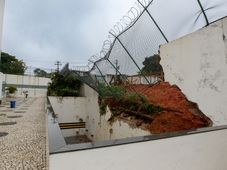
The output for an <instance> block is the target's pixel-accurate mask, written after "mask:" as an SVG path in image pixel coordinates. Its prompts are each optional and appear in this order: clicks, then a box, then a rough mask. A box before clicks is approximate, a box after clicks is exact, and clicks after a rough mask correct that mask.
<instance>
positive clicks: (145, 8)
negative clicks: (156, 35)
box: [137, 0, 169, 43]
mask: <svg viewBox="0 0 227 170" xmlns="http://www.w3.org/2000/svg"><path fill="white" fill-rule="evenodd" d="M137 1H138V2H139V3H140V5H141V6H142V7H143V8H144V10H145V11H146V12H147V13H148V15H149V16H150V18H151V19H152V21H153V22H154V24H155V25H156V27H157V28H158V30H159V31H160V33H161V34H162V36H163V37H164V39H165V40H166V42H167V43H168V42H169V40H168V39H167V37H166V36H165V34H164V33H163V31H162V30H161V28H160V27H159V25H158V24H157V22H156V21H155V19H154V18H153V17H152V15H151V14H150V12H149V11H148V10H147V7H148V6H150V4H151V3H149V5H148V6H147V7H145V6H144V5H143V4H142V3H141V2H140V1H139V0H137ZM151 2H153V1H151Z"/></svg>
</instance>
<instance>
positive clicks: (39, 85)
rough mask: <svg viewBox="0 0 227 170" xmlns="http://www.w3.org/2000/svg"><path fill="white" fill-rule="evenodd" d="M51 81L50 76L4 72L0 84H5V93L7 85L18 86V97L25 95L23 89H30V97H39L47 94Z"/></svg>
mask: <svg viewBox="0 0 227 170" xmlns="http://www.w3.org/2000/svg"><path fill="white" fill-rule="evenodd" d="M49 82H51V80H50V79H49V78H43V77H36V76H26V75H13V74H3V77H2V83H0V84H2V86H3V94H4V93H5V91H4V89H5V87H6V86H15V87H17V92H16V97H23V96H24V93H23V91H28V96H30V97H39V96H46V93H47V87H48V83H49ZM4 95H5V94H4Z"/></svg>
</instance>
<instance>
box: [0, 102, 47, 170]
mask: <svg viewBox="0 0 227 170" xmlns="http://www.w3.org/2000/svg"><path fill="white" fill-rule="evenodd" d="M16 101H17V106H16V108H15V109H10V108H9V102H4V103H3V104H2V105H1V106H0V169H1V170H19V169H20V170H31V169H32V170H46V169H48V160H47V159H48V153H47V139H46V137H47V131H46V130H47V128H46V127H47V126H46V110H45V102H46V98H29V99H27V100H26V101H24V99H23V98H17V99H16ZM7 124H11V125H7ZM6 133H8V135H6V136H4V135H5V134H6Z"/></svg>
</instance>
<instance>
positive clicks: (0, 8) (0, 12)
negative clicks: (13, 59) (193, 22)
mask: <svg viewBox="0 0 227 170" xmlns="http://www.w3.org/2000/svg"><path fill="white" fill-rule="evenodd" d="M4 8H5V0H0V57H1V51H2V31H3V16H4ZM2 77H3V76H2V73H0V82H2ZM1 89H2V83H0V98H1V97H2V90H1Z"/></svg>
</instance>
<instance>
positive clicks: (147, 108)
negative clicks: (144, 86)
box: [141, 103, 163, 114]
mask: <svg viewBox="0 0 227 170" xmlns="http://www.w3.org/2000/svg"><path fill="white" fill-rule="evenodd" d="M141 109H142V110H143V111H144V112H145V113H147V114H153V113H158V112H161V111H162V110H163V109H162V108H161V107H160V106H155V105H152V104H150V103H143V104H141Z"/></svg>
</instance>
